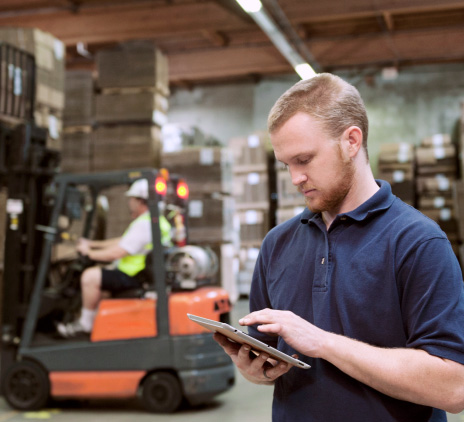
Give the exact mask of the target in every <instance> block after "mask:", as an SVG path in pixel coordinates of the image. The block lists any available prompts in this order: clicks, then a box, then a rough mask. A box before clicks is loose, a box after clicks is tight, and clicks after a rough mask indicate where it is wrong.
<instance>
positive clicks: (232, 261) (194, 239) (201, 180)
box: [162, 147, 238, 302]
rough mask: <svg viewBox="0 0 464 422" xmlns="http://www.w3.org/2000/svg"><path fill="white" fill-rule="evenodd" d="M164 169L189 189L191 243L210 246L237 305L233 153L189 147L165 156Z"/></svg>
mask: <svg viewBox="0 0 464 422" xmlns="http://www.w3.org/2000/svg"><path fill="white" fill-rule="evenodd" d="M162 166H163V167H164V168H166V169H168V171H169V172H170V173H171V174H177V175H179V176H181V177H182V178H184V179H185V181H186V182H187V184H188V186H189V191H190V195H189V209H188V222H187V224H188V243H189V244H193V245H199V246H205V247H210V248H211V249H212V250H213V251H214V252H215V253H216V255H217V256H218V259H219V274H220V277H218V278H220V280H221V283H222V286H223V287H224V288H226V290H227V291H228V292H229V296H230V298H231V300H232V302H234V301H235V300H236V299H237V297H238V294H237V289H236V274H237V271H238V270H237V267H238V263H237V258H236V255H237V254H236V250H237V249H238V247H237V243H238V237H237V234H238V230H237V228H236V227H235V226H234V224H235V223H234V221H235V220H234V212H235V200H234V198H233V196H232V186H233V180H232V152H231V151H230V150H229V149H227V148H221V147H211V148H209V147H206V148H203V147H189V148H185V149H182V150H180V151H174V152H166V153H163V155H162Z"/></svg>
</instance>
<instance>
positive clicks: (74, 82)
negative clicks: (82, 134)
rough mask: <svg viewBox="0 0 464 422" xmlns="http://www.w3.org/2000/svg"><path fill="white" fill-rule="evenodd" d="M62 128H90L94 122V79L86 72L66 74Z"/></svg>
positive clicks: (69, 71) (89, 72)
mask: <svg viewBox="0 0 464 422" xmlns="http://www.w3.org/2000/svg"><path fill="white" fill-rule="evenodd" d="M65 88H66V100H65V108H64V111H63V124H64V126H91V125H93V124H94V121H95V99H94V77H93V72H91V71H88V70H68V71H67V72H66V84H65Z"/></svg>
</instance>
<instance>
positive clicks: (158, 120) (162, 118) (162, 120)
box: [151, 110, 168, 126]
mask: <svg viewBox="0 0 464 422" xmlns="http://www.w3.org/2000/svg"><path fill="white" fill-rule="evenodd" d="M151 120H152V121H153V123H154V124H156V125H158V126H164V125H165V124H166V123H167V122H168V116H166V114H164V113H163V112H161V111H159V110H153V113H152V115H151Z"/></svg>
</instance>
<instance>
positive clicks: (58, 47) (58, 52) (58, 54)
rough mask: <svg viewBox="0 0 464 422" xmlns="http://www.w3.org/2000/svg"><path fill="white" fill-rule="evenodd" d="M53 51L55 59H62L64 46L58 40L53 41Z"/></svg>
mask: <svg viewBox="0 0 464 422" xmlns="http://www.w3.org/2000/svg"><path fill="white" fill-rule="evenodd" d="M53 51H54V52H55V59H57V60H63V59H64V44H63V43H62V42H61V41H60V40H53Z"/></svg>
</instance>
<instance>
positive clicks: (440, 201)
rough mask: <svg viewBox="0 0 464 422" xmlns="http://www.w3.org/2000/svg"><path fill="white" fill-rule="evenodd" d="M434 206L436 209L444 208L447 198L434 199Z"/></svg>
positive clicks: (438, 197)
mask: <svg viewBox="0 0 464 422" xmlns="http://www.w3.org/2000/svg"><path fill="white" fill-rule="evenodd" d="M433 206H434V207H435V208H443V207H444V206H445V198H443V196H437V197H435V198H433Z"/></svg>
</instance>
